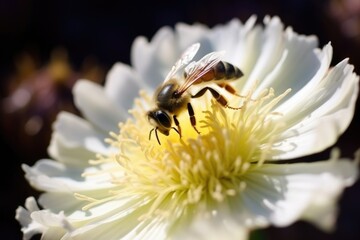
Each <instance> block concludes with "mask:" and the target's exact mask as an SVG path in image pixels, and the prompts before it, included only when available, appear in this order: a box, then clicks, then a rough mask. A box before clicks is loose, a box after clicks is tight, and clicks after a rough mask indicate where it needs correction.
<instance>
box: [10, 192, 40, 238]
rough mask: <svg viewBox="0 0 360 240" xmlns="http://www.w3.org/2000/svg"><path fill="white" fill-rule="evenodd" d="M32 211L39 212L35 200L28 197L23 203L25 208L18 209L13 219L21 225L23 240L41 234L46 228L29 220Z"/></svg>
mask: <svg viewBox="0 0 360 240" xmlns="http://www.w3.org/2000/svg"><path fill="white" fill-rule="evenodd" d="M34 211H39V207H38V205H37V204H36V200H35V198H33V197H28V198H27V199H26V201H25V208H23V207H18V208H17V209H16V216H15V218H16V219H17V220H18V221H19V222H20V224H21V225H22V228H21V231H22V232H23V234H24V236H23V238H24V239H25V240H27V239H31V238H32V236H34V235H35V234H39V233H42V232H43V231H44V230H45V229H46V228H45V227H44V226H42V225H41V224H39V223H37V222H35V221H33V219H32V218H31V216H30V215H31V213H32V212H34Z"/></svg>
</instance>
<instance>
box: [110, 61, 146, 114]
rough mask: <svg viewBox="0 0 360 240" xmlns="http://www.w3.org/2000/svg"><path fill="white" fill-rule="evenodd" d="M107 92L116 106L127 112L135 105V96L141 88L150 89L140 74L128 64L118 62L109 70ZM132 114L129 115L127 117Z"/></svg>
mask: <svg viewBox="0 0 360 240" xmlns="http://www.w3.org/2000/svg"><path fill="white" fill-rule="evenodd" d="M104 88H105V94H106V95H107V96H108V97H109V98H110V99H111V100H112V102H113V103H114V105H116V108H118V109H120V110H121V111H122V112H127V111H128V110H129V109H131V108H132V107H133V104H134V98H135V97H137V96H138V94H139V91H140V89H149V86H147V85H146V83H145V82H144V81H141V80H140V76H139V75H138V73H137V72H135V71H134V70H133V69H132V68H130V67H129V66H128V65H125V64H123V63H116V64H115V65H114V66H113V67H112V68H111V69H110V71H109V73H108V75H107V77H106V81H105V86H104ZM128 117H130V115H127V118H128Z"/></svg>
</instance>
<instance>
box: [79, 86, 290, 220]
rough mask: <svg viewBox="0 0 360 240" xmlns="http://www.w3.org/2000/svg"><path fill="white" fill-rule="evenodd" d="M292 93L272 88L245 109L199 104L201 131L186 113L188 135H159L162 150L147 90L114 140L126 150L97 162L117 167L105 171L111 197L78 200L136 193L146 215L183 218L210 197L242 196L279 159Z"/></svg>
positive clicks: (247, 101) (247, 100)
mask: <svg viewBox="0 0 360 240" xmlns="http://www.w3.org/2000/svg"><path fill="white" fill-rule="evenodd" d="M288 92H289V91H286V92H284V93H283V94H282V95H280V96H277V97H275V96H274V93H273V90H272V89H270V90H266V91H264V92H263V94H260V96H259V97H258V98H257V99H256V100H253V99H250V98H244V99H241V100H240V101H239V103H241V104H242V108H241V109H239V110H233V109H228V108H224V107H223V106H221V105H220V104H219V103H217V102H216V101H212V102H211V103H210V104H209V103H208V104H207V105H208V106H207V107H206V109H202V111H201V110H199V109H201V107H202V108H203V106H204V102H200V101H199V103H194V109H195V111H196V118H197V119H198V124H199V130H200V132H201V134H200V135H199V134H198V133H196V131H195V130H194V129H193V128H192V126H191V124H190V121H189V119H188V116H186V115H187V114H186V113H185V114H183V115H184V116H181V117H179V122H180V124H181V127H182V130H183V131H182V133H183V137H182V138H181V139H179V135H178V134H177V133H176V132H175V131H172V132H171V134H170V135H169V136H162V134H159V138H160V140H161V143H162V144H161V145H159V144H158V143H157V141H156V139H152V140H149V138H148V137H149V135H148V134H149V131H150V130H151V128H152V127H151V125H150V124H149V123H148V121H147V118H146V117H145V115H146V110H147V109H146V108H147V104H149V103H150V98H149V97H148V96H147V95H146V94H144V93H142V96H143V98H142V100H137V101H136V107H135V108H134V109H133V110H132V114H133V116H134V118H133V119H129V120H128V121H127V122H126V123H123V124H121V126H120V129H121V131H120V134H115V133H112V137H113V139H111V140H108V142H109V143H110V144H112V145H113V146H115V147H116V148H117V149H119V153H118V154H115V155H113V156H107V157H100V158H99V159H98V160H95V161H92V164H98V165H102V164H105V163H106V164H110V165H111V164H112V165H111V166H112V167H108V168H107V170H106V171H102V172H101V174H108V175H111V176H112V178H111V181H112V183H113V184H114V188H113V190H112V191H111V193H109V197H108V198H104V199H102V200H95V199H91V198H89V197H86V196H82V195H79V194H77V195H76V196H77V198H80V199H86V200H88V201H90V203H89V204H88V205H87V206H86V207H85V208H89V207H92V206H93V205H96V204H98V203H99V202H103V201H108V200H110V199H117V198H124V197H134V196H136V197H139V199H142V202H143V203H142V204H144V205H148V210H147V212H146V213H145V214H144V215H142V218H146V217H151V216H153V215H154V214H155V215H162V216H168V215H169V214H173V213H174V214H175V213H176V212H177V213H178V214H182V213H183V211H185V210H184V209H186V208H187V207H189V206H194V205H196V204H198V203H200V202H204V201H205V200H206V201H208V200H209V199H210V200H211V201H215V202H220V201H224V199H226V198H227V197H231V196H234V195H237V194H241V192H242V191H243V190H244V188H245V187H246V184H245V182H244V181H243V178H244V175H245V174H246V173H247V172H248V171H251V169H253V168H256V167H258V166H260V165H262V163H263V162H264V161H265V160H266V159H268V158H269V157H270V156H271V155H272V154H273V152H272V151H273V150H272V146H273V143H274V140H275V139H276V137H277V136H278V132H279V128H280V127H281V126H282V122H281V114H279V113H275V112H273V109H274V107H275V105H276V104H277V103H278V102H279V101H280V100H281V99H282V98H283V97H284V96H285V95H286V94H287V93H288ZM205 105H206V104H205ZM200 106H201V107H200ZM240 106H241V105H240ZM84 176H87V174H86V173H85V174H84ZM115 176H116V177H115ZM179 209H181V210H179Z"/></svg>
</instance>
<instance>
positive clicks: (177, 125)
mask: <svg viewBox="0 0 360 240" xmlns="http://www.w3.org/2000/svg"><path fill="white" fill-rule="evenodd" d="M173 119H174V123H175V125H176V127H177V129H176V128H173V129H174V130H175V131H176V132H177V133H178V134H179V135H180V138H181V127H180V123H179V120H178V119H177V117H176V115H174V116H173Z"/></svg>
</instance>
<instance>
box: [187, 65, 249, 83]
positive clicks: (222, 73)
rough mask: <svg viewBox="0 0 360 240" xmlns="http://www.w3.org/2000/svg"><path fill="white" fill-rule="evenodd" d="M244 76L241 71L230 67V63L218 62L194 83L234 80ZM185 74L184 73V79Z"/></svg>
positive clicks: (232, 66)
mask: <svg viewBox="0 0 360 240" xmlns="http://www.w3.org/2000/svg"><path fill="white" fill-rule="evenodd" d="M243 75H244V74H243V73H242V71H241V70H240V69H239V68H238V67H236V66H234V65H232V64H231V63H228V62H224V61H220V62H219V63H217V64H216V65H215V66H214V67H212V68H211V70H210V71H208V72H207V73H205V74H204V75H203V76H202V77H201V78H200V79H199V80H197V81H196V84H198V83H201V82H207V81H216V80H236V79H238V78H240V77H242V76H243ZM186 76H187V73H186V72H185V73H184V77H185V78H186Z"/></svg>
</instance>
